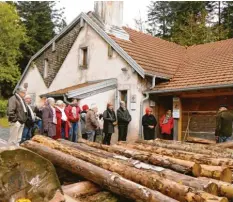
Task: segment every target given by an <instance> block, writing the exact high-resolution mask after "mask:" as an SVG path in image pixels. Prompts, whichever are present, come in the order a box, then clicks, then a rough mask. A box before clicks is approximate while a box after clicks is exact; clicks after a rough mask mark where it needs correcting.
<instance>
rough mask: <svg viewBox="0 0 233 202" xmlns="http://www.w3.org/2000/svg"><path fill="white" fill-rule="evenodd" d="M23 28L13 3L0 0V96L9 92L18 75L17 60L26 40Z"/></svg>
mask: <svg viewBox="0 0 233 202" xmlns="http://www.w3.org/2000/svg"><path fill="white" fill-rule="evenodd" d="M26 39H27V38H26V34H25V28H24V26H23V25H22V24H21V22H20V18H19V16H18V14H17V12H16V9H15V7H14V6H13V5H10V4H7V3H5V2H0V97H1V96H3V97H7V96H9V95H10V94H11V92H12V90H13V88H14V86H15V84H16V82H17V81H18V79H19V77H20V71H19V68H18V66H17V60H18V59H19V58H20V56H21V54H20V45H21V44H22V43H24V42H26Z"/></svg>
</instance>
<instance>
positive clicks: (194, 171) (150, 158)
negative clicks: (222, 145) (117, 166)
mask: <svg viewBox="0 0 233 202" xmlns="http://www.w3.org/2000/svg"><path fill="white" fill-rule="evenodd" d="M79 142H80V143H84V144H87V145H89V146H91V147H95V148H97V149H102V150H105V151H108V152H112V153H117V154H120V155H123V156H126V157H129V158H133V159H136V160H140V161H143V162H145V163H147V162H149V163H151V164H153V165H156V166H161V167H164V168H169V169H172V170H174V171H177V172H179V173H183V174H190V175H193V176H196V177H198V176H200V175H201V166H200V164H198V163H194V162H192V161H185V160H181V159H176V158H172V157H169V156H162V155H158V154H152V153H150V152H144V151H138V150H135V149H125V148H122V147H119V146H117V145H113V146H111V147H110V146H107V145H102V144H99V143H95V142H89V141H86V140H84V139H80V140H79Z"/></svg>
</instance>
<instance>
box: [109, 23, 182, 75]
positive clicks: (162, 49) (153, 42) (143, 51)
mask: <svg viewBox="0 0 233 202" xmlns="http://www.w3.org/2000/svg"><path fill="white" fill-rule="evenodd" d="M124 29H125V31H126V32H127V33H128V34H129V35H130V41H126V40H122V39H118V38H116V37H114V36H111V37H112V39H114V40H115V41H116V42H117V43H118V44H119V45H120V46H121V48H123V49H124V51H126V52H127V53H128V55H129V56H131V57H132V58H133V59H134V60H135V61H136V62H137V63H138V64H139V65H140V66H141V67H142V68H143V69H144V70H145V72H146V73H150V74H156V75H157V76H166V77H172V76H173V75H174V73H175V72H176V70H177V69H178V67H179V66H180V64H181V63H182V60H183V58H184V55H185V51H186V49H185V47H182V46H180V45H177V44H175V43H171V42H168V41H165V40H162V39H160V38H157V37H152V36H151V35H148V34H144V33H141V32H138V31H135V30H132V29H129V28H124Z"/></svg>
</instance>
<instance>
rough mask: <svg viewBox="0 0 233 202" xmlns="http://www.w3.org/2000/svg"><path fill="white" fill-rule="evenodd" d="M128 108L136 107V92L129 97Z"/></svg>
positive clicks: (133, 108)
mask: <svg viewBox="0 0 233 202" xmlns="http://www.w3.org/2000/svg"><path fill="white" fill-rule="evenodd" d="M130 108H131V110H136V109H137V95H136V94H133V95H131V97H130Z"/></svg>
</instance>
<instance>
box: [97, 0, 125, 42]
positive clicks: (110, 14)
mask: <svg viewBox="0 0 233 202" xmlns="http://www.w3.org/2000/svg"><path fill="white" fill-rule="evenodd" d="M123 3H124V2H123V1H95V5H94V11H95V14H96V15H97V16H98V18H99V19H100V20H101V21H102V22H103V23H104V28H105V31H106V32H107V33H109V34H112V35H114V36H116V37H117V38H121V39H125V40H129V35H128V33H127V32H126V31H125V30H124V29H123V28H122V25H123Z"/></svg>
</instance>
